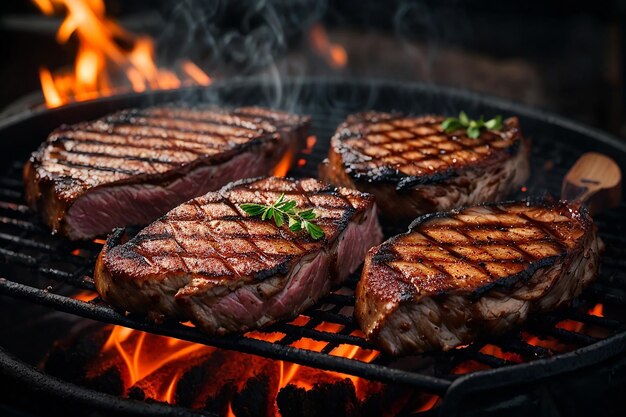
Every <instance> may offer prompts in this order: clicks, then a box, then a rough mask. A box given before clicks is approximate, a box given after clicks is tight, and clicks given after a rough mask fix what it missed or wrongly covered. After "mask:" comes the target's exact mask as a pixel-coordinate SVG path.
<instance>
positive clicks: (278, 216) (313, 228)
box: [239, 193, 324, 240]
mask: <svg viewBox="0 0 626 417" xmlns="http://www.w3.org/2000/svg"><path fill="white" fill-rule="evenodd" d="M239 207H240V208H241V209H242V210H243V211H245V212H246V213H248V214H249V215H250V216H253V217H258V216H260V217H261V220H269V221H272V220H274V223H275V224H276V226H278V227H282V225H283V224H285V219H286V221H287V226H288V227H289V230H291V231H292V232H299V231H301V230H305V231H306V232H307V233H308V234H309V235H310V236H311V237H312V238H313V239H315V240H318V239H321V238H323V237H324V231H323V230H322V229H321V228H320V227H319V226H318V225H316V224H315V223H313V221H314V220H315V219H316V218H317V215H316V214H315V212H314V211H313V209H306V210H298V203H297V202H296V201H295V200H287V199H286V198H285V194H284V193H283V194H281V195H280V197H278V199H277V200H276V201H275V202H274V203H272V204H271V205H269V206H268V205H265V204H254V203H246V204H240V205H239Z"/></svg>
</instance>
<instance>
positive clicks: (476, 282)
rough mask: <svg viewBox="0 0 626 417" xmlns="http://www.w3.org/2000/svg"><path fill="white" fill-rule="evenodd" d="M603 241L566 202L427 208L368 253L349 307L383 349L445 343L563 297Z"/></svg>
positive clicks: (586, 272) (585, 274)
mask: <svg viewBox="0 0 626 417" xmlns="http://www.w3.org/2000/svg"><path fill="white" fill-rule="evenodd" d="M602 247H603V245H602V242H601V240H600V239H599V237H598V236H597V235H596V231H595V227H594V225H593V223H592V220H591V218H590V217H589V215H588V214H587V212H586V210H584V209H580V208H579V207H577V206H575V205H571V204H567V203H564V202H559V203H555V204H528V203H522V202H520V203H502V204H493V205H485V206H476V207H471V208H466V209H462V210H460V211H452V212H448V213H436V214H432V215H426V216H423V217H422V218H419V219H417V220H416V221H415V222H414V223H413V224H412V225H411V228H410V230H409V232H407V233H405V234H402V235H398V236H395V237H393V238H391V239H389V240H388V241H386V242H384V243H383V244H382V245H380V246H377V247H375V248H372V249H371V250H370V251H369V253H368V255H367V258H366V260H365V266H364V269H363V276H362V279H361V281H360V283H359V285H358V288H357V302H356V309H355V314H356V317H357V319H358V321H359V323H360V325H361V328H362V329H363V331H364V332H365V334H366V335H367V337H368V338H369V339H370V340H371V341H373V342H374V343H376V344H377V345H378V346H380V347H381V348H382V349H383V350H385V351H386V352H388V353H391V354H394V355H399V354H406V353H419V352H425V351H430V350H435V349H443V350H449V349H452V348H455V347H457V346H461V345H465V344H468V343H470V342H471V341H472V340H474V339H475V338H476V337H477V336H480V335H484V334H489V335H491V334H498V333H502V332H504V331H506V330H508V329H510V328H511V327H512V326H515V325H517V324H519V323H521V322H523V321H524V320H526V318H527V317H528V315H529V314H530V313H533V312H542V311H547V310H552V309H555V308H558V307H560V306H562V305H564V304H567V303H569V302H570V301H571V300H572V299H573V298H575V297H576V296H578V295H579V294H580V292H581V291H582V290H583V288H584V287H586V286H587V285H588V284H589V283H590V282H591V281H593V280H594V279H595V278H596V276H597V273H598V268H599V261H600V259H599V258H600V252H601V250H602Z"/></svg>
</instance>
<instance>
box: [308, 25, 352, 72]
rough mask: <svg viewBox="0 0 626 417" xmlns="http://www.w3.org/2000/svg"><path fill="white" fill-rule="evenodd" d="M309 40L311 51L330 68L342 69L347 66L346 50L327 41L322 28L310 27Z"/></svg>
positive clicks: (326, 35) (318, 26)
mask: <svg viewBox="0 0 626 417" xmlns="http://www.w3.org/2000/svg"><path fill="white" fill-rule="evenodd" d="M309 39H310V42H311V46H312V47H313V50H314V51H315V52H316V53H317V54H318V55H319V56H321V57H322V58H323V59H324V60H325V61H326V63H328V65H330V66H331V67H332V68H335V69H340V68H344V67H345V66H346V65H347V64H348V53H347V52H346V49H345V48H344V47H343V46H341V45H339V44H336V43H332V42H331V41H330V40H329V39H328V34H327V33H326V29H324V26H322V25H320V24H316V25H313V26H311V30H310V32H309Z"/></svg>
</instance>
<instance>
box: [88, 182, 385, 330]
mask: <svg viewBox="0 0 626 417" xmlns="http://www.w3.org/2000/svg"><path fill="white" fill-rule="evenodd" d="M281 193H285V195H286V197H287V198H288V199H291V200H295V201H296V202H297V203H298V207H299V208H301V209H306V208H313V209H314V211H315V213H316V214H317V215H318V218H317V219H316V223H317V224H318V225H319V226H320V227H321V228H322V229H323V230H324V233H325V238H323V239H321V240H313V239H312V238H311V237H310V236H309V235H308V234H307V233H304V232H295V233H294V232H291V231H290V230H289V229H288V228H287V227H286V226H284V227H281V228H278V227H277V226H276V225H275V224H274V223H272V222H268V221H262V220H261V219H259V218H257V217H249V216H248V215H246V214H245V213H244V212H243V211H242V210H241V209H240V208H239V205H241V204H244V203H262V204H271V203H272V202H274V201H276V199H277V198H278V197H279V195H280V194H281ZM121 233H122V231H121V230H117V231H116V232H115V233H114V234H113V235H112V236H111V237H110V238H109V240H108V241H107V243H106V244H105V246H104V248H103V250H102V252H101V254H100V256H99V257H98V261H97V264H96V270H95V283H96V288H97V289H98V292H99V293H100V295H101V296H102V298H103V299H105V300H106V301H108V302H109V303H110V304H112V305H114V306H116V307H118V308H121V309H124V310H127V311H131V312H136V313H142V314H147V315H149V316H151V317H152V318H153V319H155V320H159V319H161V318H163V317H173V318H177V319H179V320H183V321H184V320H191V321H192V322H193V323H195V324H196V325H197V326H198V327H200V328H202V329H203V330H205V331H206V332H208V333H210V334H227V333H235V332H245V331H248V330H250V329H255V328H260V327H263V326H265V325H268V324H270V323H273V322H275V321H276V320H280V319H285V318H290V317H294V316H296V315H298V314H299V313H300V312H302V311H303V310H305V309H306V308H308V307H310V306H311V305H313V304H314V303H315V302H317V300H319V299H320V298H321V297H322V296H324V295H326V294H328V293H329V291H330V290H331V288H333V287H335V286H337V285H338V284H340V283H341V282H343V281H344V280H345V279H346V278H347V277H348V276H349V275H350V274H351V273H352V272H354V271H355V270H356V269H357V267H358V266H359V265H360V264H361V263H362V262H363V259H364V257H365V253H366V252H367V250H368V249H369V248H371V247H372V246H374V245H377V244H378V243H380V242H381V241H382V232H381V229H380V226H379V224H378V219H377V217H376V205H375V203H374V198H373V196H371V195H368V194H363V193H360V192H358V191H355V190H348V189H345V188H335V187H333V186H329V185H327V184H324V183H322V182H320V181H318V180H315V179H302V180H294V179H285V178H276V177H270V178H265V179H252V180H243V181H239V182H236V183H233V184H230V185H228V186H226V187H224V188H222V189H221V190H220V191H217V192H210V193H208V194H206V195H205V196H202V197H198V198H196V199H193V200H190V201H188V202H186V203H184V204H182V205H180V206H179V207H177V208H175V209H174V210H172V211H170V212H169V213H167V214H166V215H165V216H163V217H162V218H160V219H159V220H157V221H156V222H154V223H152V224H151V225H149V226H148V227H146V228H145V229H143V230H142V231H141V232H139V234H137V235H136V236H135V237H134V238H132V239H131V240H129V241H128V242H126V243H123V244H120V242H119V239H120V235H121Z"/></svg>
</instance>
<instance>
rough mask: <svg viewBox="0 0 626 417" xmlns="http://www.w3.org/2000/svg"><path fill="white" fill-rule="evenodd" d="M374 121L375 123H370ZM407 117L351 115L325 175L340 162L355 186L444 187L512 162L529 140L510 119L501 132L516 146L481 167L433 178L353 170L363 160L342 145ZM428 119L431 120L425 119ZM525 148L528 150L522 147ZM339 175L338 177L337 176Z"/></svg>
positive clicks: (380, 170) (391, 171) (496, 153)
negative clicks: (371, 128)
mask: <svg viewBox="0 0 626 417" xmlns="http://www.w3.org/2000/svg"><path fill="white" fill-rule="evenodd" d="M371 117H373V119H369V120H368V118H371ZM405 117H408V116H404V115H400V114H386V113H372V112H365V113H358V114H355V115H351V116H349V117H348V119H347V120H346V121H345V122H344V123H343V124H342V125H341V126H340V127H339V128H338V129H337V132H336V133H335V136H333V138H332V139H331V147H330V151H329V158H328V159H329V161H330V162H329V161H324V162H323V163H322V166H321V167H320V168H321V170H322V171H325V172H329V170H330V168H329V167H327V166H326V165H328V164H329V163H332V162H333V161H335V163H336V162H337V160H339V161H340V165H341V167H342V168H343V171H345V174H346V176H347V177H348V178H349V180H348V181H347V182H354V183H355V185H358V184H360V183H362V184H371V183H379V184H391V185H394V186H395V188H396V191H398V192H402V191H410V190H411V189H413V188H415V187H416V186H423V185H438V184H445V183H447V182H449V181H451V180H453V179H454V178H457V177H459V176H462V175H463V174H464V172H465V171H469V170H478V169H481V167H483V166H485V165H489V164H492V163H495V162H497V161H501V160H504V159H506V158H510V157H512V156H515V155H517V154H518V153H519V152H520V150H521V149H522V148H526V147H528V146H527V142H528V141H527V140H526V139H524V137H523V136H522V134H521V131H520V129H519V121H518V119H517V118H516V117H512V118H508V119H506V120H505V121H504V127H503V128H502V130H501V131H500V132H501V133H503V134H511V135H513V143H512V144H511V145H510V146H508V147H506V148H502V149H498V150H497V151H494V152H492V153H491V154H489V156H488V157H487V158H483V159H481V160H480V161H479V162H478V163H470V164H467V165H465V166H462V167H460V168H458V167H450V168H448V169H446V170H444V171H439V172H435V173H433V174H425V175H419V176H412V175H407V174H404V173H402V172H400V171H398V170H396V169H394V168H393V167H390V166H384V165H382V166H380V167H379V168H377V169H371V170H368V171H367V172H359V171H358V170H357V169H354V168H353V166H354V164H355V163H356V162H359V161H360V158H361V157H360V156H358V155H356V154H354V153H353V151H352V150H351V149H350V148H349V147H348V146H347V145H345V144H344V143H343V141H344V140H345V139H346V138H349V137H359V136H361V137H362V136H364V135H365V134H367V124H368V123H370V122H371V123H376V122H378V121H394V120H397V119H402V118H405ZM424 117H428V116H424ZM432 117H433V118H436V119H438V120H440V121H443V120H444V119H443V118H442V117H439V116H432ZM376 133H377V134H379V135H380V134H384V132H376ZM420 137H421V136H417V137H416V138H413V139H419V138H420ZM524 144H526V146H523V145H524ZM334 175H337V173H334Z"/></svg>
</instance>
